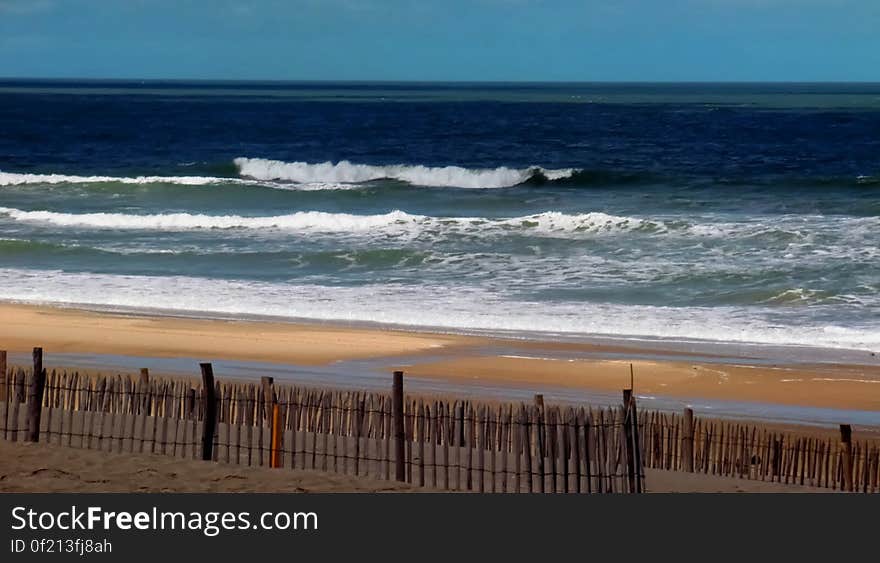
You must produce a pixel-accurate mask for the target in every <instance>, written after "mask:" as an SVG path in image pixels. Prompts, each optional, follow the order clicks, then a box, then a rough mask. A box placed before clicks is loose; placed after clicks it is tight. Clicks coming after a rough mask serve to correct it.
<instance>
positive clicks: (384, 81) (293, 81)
mask: <svg viewBox="0 0 880 563" xmlns="http://www.w3.org/2000/svg"><path fill="white" fill-rule="evenodd" d="M24 81H39V82H61V81H77V82H145V83H146V82H153V83H156V82H206V83H209V82H213V83H223V82H227V83H232V82H236V83H241V82H246V83H247V82H249V83H263V84H629V85H638V84H668V85H675V84H683V85H686V84H690V85H694V84H780V85H782V84H861V85H869V84H880V79H878V80H423V79H376V80H373V79H328V78H323V79H306V78H132V77H127V78H119V77H74V76H71V77H59V76H0V82H24Z"/></svg>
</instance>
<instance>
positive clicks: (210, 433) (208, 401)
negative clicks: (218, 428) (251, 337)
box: [199, 363, 217, 461]
mask: <svg viewBox="0 0 880 563" xmlns="http://www.w3.org/2000/svg"><path fill="white" fill-rule="evenodd" d="M199 367H201V369H202V388H203V390H204V398H205V404H204V409H203V410H204V413H205V424H204V428H203V431H202V459H203V460H204V461H211V460H212V459H213V449H214V426H215V424H216V421H217V401H216V390H215V389H214V368H213V367H211V364H210V363H203V364H199Z"/></svg>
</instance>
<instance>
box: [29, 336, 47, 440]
mask: <svg viewBox="0 0 880 563" xmlns="http://www.w3.org/2000/svg"><path fill="white" fill-rule="evenodd" d="M45 386H46V370H44V369H43V349H42V348H34V377H33V379H31V388H30V390H29V393H28V394H29V395H30V397H29V401H28V407H27V409H28V412H27V420H28V440H29V441H31V442H39V441H40V418H41V417H42V413H43V389H44V388H45Z"/></svg>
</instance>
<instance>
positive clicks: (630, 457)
mask: <svg viewBox="0 0 880 563" xmlns="http://www.w3.org/2000/svg"><path fill="white" fill-rule="evenodd" d="M623 435H624V438H625V440H626V473H627V480H628V481H629V492H631V493H634V492H636V464H635V448H633V419H632V389H624V390H623Z"/></svg>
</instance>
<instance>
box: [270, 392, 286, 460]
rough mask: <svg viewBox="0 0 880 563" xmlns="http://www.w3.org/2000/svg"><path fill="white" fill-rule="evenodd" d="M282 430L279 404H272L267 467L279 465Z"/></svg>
mask: <svg viewBox="0 0 880 563" xmlns="http://www.w3.org/2000/svg"><path fill="white" fill-rule="evenodd" d="M283 432H284V430H283V429H282V427H281V406H280V405H278V404H273V405H272V455H271V457H270V462H269V467H281V437H282V436H283Z"/></svg>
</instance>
